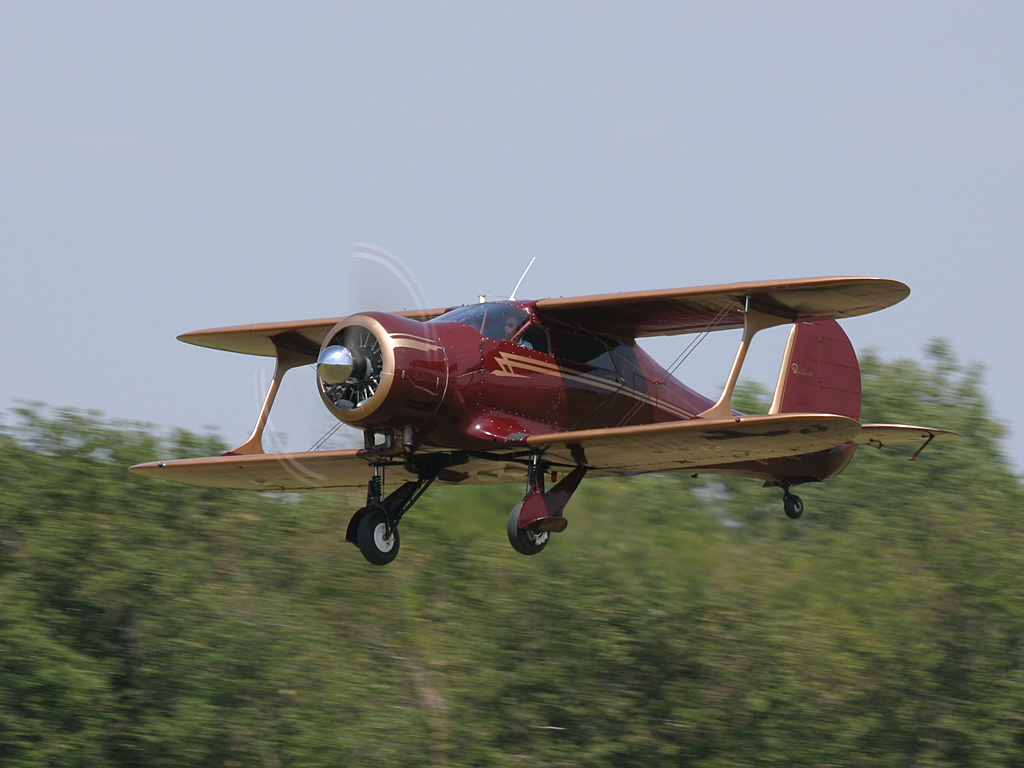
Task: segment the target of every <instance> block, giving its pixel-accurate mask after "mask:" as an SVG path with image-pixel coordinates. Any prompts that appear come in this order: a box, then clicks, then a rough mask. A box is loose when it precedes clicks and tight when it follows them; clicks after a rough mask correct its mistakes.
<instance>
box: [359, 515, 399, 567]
mask: <svg viewBox="0 0 1024 768" xmlns="http://www.w3.org/2000/svg"><path fill="white" fill-rule="evenodd" d="M357 514H358V513H357ZM388 528H389V526H388V517H387V515H386V514H385V513H384V509H383V508H381V507H370V508H369V509H367V510H366V511H365V512H363V513H362V516H361V518H360V520H359V526H358V527H357V528H356V544H357V546H358V547H359V551H360V552H362V553H363V557H365V558H366V559H367V560H368V561H370V562H371V563H373V564H374V565H387V564H388V563H390V562H391V561H392V560H394V559H395V558H396V557H398V547H399V546H400V544H401V541H400V539H399V537H398V528H397V527H395V526H390V528H391V532H390V534H389V533H388Z"/></svg>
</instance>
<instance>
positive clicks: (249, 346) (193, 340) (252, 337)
mask: <svg viewBox="0 0 1024 768" xmlns="http://www.w3.org/2000/svg"><path fill="white" fill-rule="evenodd" d="M444 312H445V310H443V309H424V310H414V311H408V312H393V313H392V314H395V315H399V316H400V317H409V318H412V319H414V320H431V319H433V318H435V317H437V316H438V315H440V314H443V313H444ZM344 319H345V318H343V317H325V318H321V319H319V320H291V321H286V322H283V323H253V324H251V325H232V326H227V327H225V328H209V329H206V330H202V331H190V332H189V333H183V334H181V335H180V336H179V337H178V339H179V340H181V341H185V342H188V343H189V344H195V345H196V346H199V347H209V348H210V349H223V350H225V351H227V352H240V353H242V354H243V355H262V356H264V357H273V356H274V355H275V354H276V353H275V349H274V348H275V347H277V346H281V347H285V348H287V349H291V350H292V351H294V352H299V353H301V354H307V355H309V356H311V357H312V358H313V360H316V356H317V354H319V352H320V346H321V345H322V344H323V341H324V337H325V336H327V334H328V333H330V331H331V328H333V327H334V326H336V325H337V324H338V323H340V322H341V321H342V320H344ZM310 362H312V361H310Z"/></svg>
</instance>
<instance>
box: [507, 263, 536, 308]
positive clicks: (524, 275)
mask: <svg viewBox="0 0 1024 768" xmlns="http://www.w3.org/2000/svg"><path fill="white" fill-rule="evenodd" d="M536 260H537V257H536V256H534V257H533V258H532V259H530V263H529V264H527V265H526V269H524V270H523V276H522V277H520V278H519V282H518V283H516V287H515V288H513V289H512V295H511V296H509V297H508V300H509V301H515V300H516V291H518V290H519V286H520V285H522V284H523V280H525V279H526V273H527V272H529V271H530V267H532V266H533V262H535V261H536Z"/></svg>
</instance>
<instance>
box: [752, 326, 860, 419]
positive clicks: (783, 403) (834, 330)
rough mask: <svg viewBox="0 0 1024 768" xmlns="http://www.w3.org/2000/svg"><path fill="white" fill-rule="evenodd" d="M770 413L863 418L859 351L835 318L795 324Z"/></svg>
mask: <svg viewBox="0 0 1024 768" xmlns="http://www.w3.org/2000/svg"><path fill="white" fill-rule="evenodd" d="M771 413H832V414H836V415H837V416H848V417H850V418H851V419H859V418H860V365H859V364H858V363H857V353H856V352H854V351H853V345H852V344H851V343H850V339H849V338H847V336H846V333H845V332H844V331H843V329H842V328H840V327H839V323H837V322H836V321H835V320H823V321H820V322H816V323H797V324H796V325H794V326H793V331H792V332H791V333H790V335H789V343H788V345H787V346H786V356H785V358H784V359H783V363H782V370H781V371H780V373H779V384H778V386H777V387H776V390H775V399H774V400H773V401H772V408H771Z"/></svg>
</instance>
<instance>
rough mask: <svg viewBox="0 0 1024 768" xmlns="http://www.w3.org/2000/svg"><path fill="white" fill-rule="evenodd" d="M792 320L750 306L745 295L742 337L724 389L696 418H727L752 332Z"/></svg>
mask: <svg viewBox="0 0 1024 768" xmlns="http://www.w3.org/2000/svg"><path fill="white" fill-rule="evenodd" d="M789 322H792V319H791V318H785V317H779V316H778V315H769V314H767V313H766V312H761V311H759V310H756V309H752V308H751V307H750V297H749V296H748V297H747V300H746V305H745V307H744V310H743V338H742V339H740V346H739V349H737V350H736V358H735V359H734V360H733V363H732V370H730V371H729V379H728V381H726V383H725V389H724V390H723V391H722V396H721V397H719V398H718V402H717V403H715V404H714V405H713V406H711V407H710V408H708V409H707V410H706V411H704V412H703V413H701V414H698V415H697V418H698V419H728V418H731V417H732V415H733V413H732V393H733V391H734V390H735V389H736V383H737V382H738V381H739V378H740V370H741V369H742V368H743V361H744V360H745V359H746V357H747V350H749V349H750V342H751V341H752V340H753V338H754V334H756V333H757V332H758V331H763V330H764V329H765V328H774V327H775V326H777V325H785V324H786V323H789Z"/></svg>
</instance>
